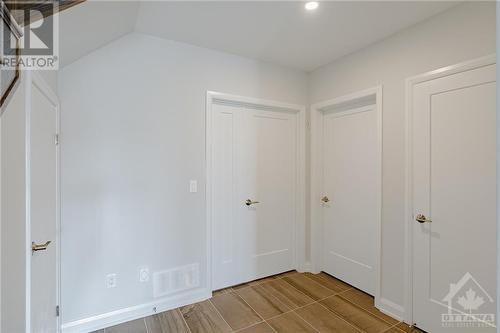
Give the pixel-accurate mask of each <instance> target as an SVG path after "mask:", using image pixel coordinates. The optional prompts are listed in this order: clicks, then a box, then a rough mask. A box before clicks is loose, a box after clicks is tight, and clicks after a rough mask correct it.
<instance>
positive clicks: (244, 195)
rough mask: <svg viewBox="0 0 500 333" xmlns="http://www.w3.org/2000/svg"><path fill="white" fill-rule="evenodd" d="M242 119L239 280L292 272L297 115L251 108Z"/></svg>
mask: <svg viewBox="0 0 500 333" xmlns="http://www.w3.org/2000/svg"><path fill="white" fill-rule="evenodd" d="M240 115H241V117H240V123H239V124H240V126H239V128H238V133H239V134H240V135H239V142H238V150H237V151H238V157H237V158H238V162H237V166H238V169H237V170H238V179H237V184H238V185H237V186H238V192H237V194H236V195H237V202H236V205H237V208H238V212H239V214H238V221H239V223H240V224H241V225H240V226H239V227H240V228H241V229H240V232H241V235H242V239H241V241H240V247H241V249H242V251H243V253H242V255H243V257H242V261H241V274H242V275H241V279H242V281H251V280H255V279H258V278H262V277H265V276H269V275H273V274H277V273H281V272H284V271H288V270H291V269H293V268H294V225H295V213H294V212H295V210H294V202H295V193H296V189H295V175H296V158H295V156H296V153H297V146H296V115H295V114H290V113H283V112H274V111H258V110H253V109H244V110H241V111H240ZM247 200H251V201H255V202H256V203H253V204H250V205H247V204H246V203H245V202H246V201H247Z"/></svg>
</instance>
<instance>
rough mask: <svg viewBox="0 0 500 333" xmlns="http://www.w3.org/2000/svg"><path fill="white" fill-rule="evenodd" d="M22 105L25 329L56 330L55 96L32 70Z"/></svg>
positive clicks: (56, 173)
mask: <svg viewBox="0 0 500 333" xmlns="http://www.w3.org/2000/svg"><path fill="white" fill-rule="evenodd" d="M26 78H27V83H26V89H27V92H26V108H27V115H28V116H27V119H28V121H27V124H28V125H27V143H28V147H27V179H28V180H27V193H28V196H27V221H28V223H27V225H28V228H27V244H26V246H27V248H31V245H32V242H34V243H36V244H43V243H45V242H46V241H50V242H51V243H50V244H49V245H48V247H47V249H46V250H41V251H36V252H33V253H32V252H31V251H28V253H27V256H28V258H27V263H28V267H27V290H28V293H27V297H29V301H28V302H27V304H28V309H27V310H28V311H27V321H28V322H27V327H28V329H29V331H30V332H59V330H60V319H59V316H58V315H57V313H56V306H58V305H59V303H60V302H59V271H60V268H59V262H60V253H59V249H60V247H59V243H60V239H59V226H60V220H59V219H60V217H59V207H60V206H59V205H60V203H59V201H60V200H59V148H58V142H57V141H58V134H59V102H58V99H57V96H56V95H55V94H54V92H53V91H52V90H51V89H50V87H49V86H48V85H47V84H46V83H45V82H44V81H43V79H42V78H41V77H40V76H39V75H38V74H36V73H28V74H27V75H26Z"/></svg>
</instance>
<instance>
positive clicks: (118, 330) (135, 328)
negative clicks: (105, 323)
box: [106, 319, 147, 333]
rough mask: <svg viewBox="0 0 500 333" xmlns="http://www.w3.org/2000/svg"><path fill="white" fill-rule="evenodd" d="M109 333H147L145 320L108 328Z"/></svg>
mask: <svg viewBox="0 0 500 333" xmlns="http://www.w3.org/2000/svg"><path fill="white" fill-rule="evenodd" d="M106 332H107V333H147V330H146V324H145V323H144V319H137V320H132V321H129V322H126V323H123V324H120V325H116V326H112V327H109V328H106Z"/></svg>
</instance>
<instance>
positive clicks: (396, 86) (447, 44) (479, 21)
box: [309, 2, 495, 310]
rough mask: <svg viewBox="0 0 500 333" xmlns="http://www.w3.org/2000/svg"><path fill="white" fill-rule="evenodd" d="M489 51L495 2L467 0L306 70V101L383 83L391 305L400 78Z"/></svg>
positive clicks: (392, 298)
mask: <svg viewBox="0 0 500 333" xmlns="http://www.w3.org/2000/svg"><path fill="white" fill-rule="evenodd" d="M494 52H495V3H494V2H489V3H484V2H483V3H479V2H478V3H468V4H464V5H460V6H458V7H455V8H453V9H451V10H450V11H447V12H445V13H443V14H440V15H438V16H435V17H434V18H431V19H429V20H428V21H425V22H422V23H420V24H418V25H416V26H413V27H411V28H409V29H406V30H404V31H402V32H400V33H398V34H396V35H394V36H392V37H390V38H388V39H386V40H384V41H382V42H380V43H377V44H375V45H373V46H371V47H369V48H366V49H364V50H361V51H359V52H356V53H354V54H351V55H349V56H347V57H344V58H342V59H340V60H338V61H335V62H333V63H331V64H329V65H327V66H324V67H321V68H319V69H317V70H315V71H314V72H313V73H311V75H310V87H309V99H310V102H311V103H316V102H320V101H323V100H327V99H331V98H334V97H337V96H341V95H344V94H348V93H351V92H355V91H359V90H362V89H366V88H370V87H373V86H376V85H379V84H380V85H383V89H384V92H383V112H384V119H383V127H384V128H383V212H382V214H383V216H382V221H383V222H382V299H385V302H386V304H390V302H392V303H395V305H396V307H393V308H392V310H394V309H398V306H399V307H400V308H399V310H402V308H403V305H404V256H405V253H404V247H405V244H404V204H405V203H404V195H405V104H404V101H405V79H406V78H408V77H410V76H413V75H416V74H419V73H423V72H426V71H429V70H433V69H437V68H440V67H443V66H447V65H452V64H455V63H458V62H462V61H465V60H469V59H473V58H476V57H481V56H485V55H488V54H492V53H494ZM387 301H389V302H387ZM386 308H390V306H388V307H386Z"/></svg>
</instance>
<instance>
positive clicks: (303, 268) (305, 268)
mask: <svg viewBox="0 0 500 333" xmlns="http://www.w3.org/2000/svg"><path fill="white" fill-rule="evenodd" d="M297 272H300V273H311V262H310V261H306V262H305V263H303V264H302V265H299V267H297Z"/></svg>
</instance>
